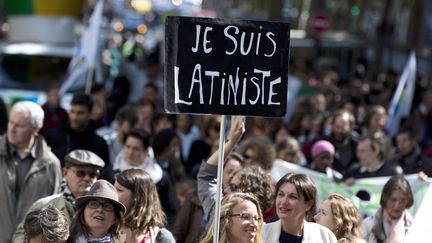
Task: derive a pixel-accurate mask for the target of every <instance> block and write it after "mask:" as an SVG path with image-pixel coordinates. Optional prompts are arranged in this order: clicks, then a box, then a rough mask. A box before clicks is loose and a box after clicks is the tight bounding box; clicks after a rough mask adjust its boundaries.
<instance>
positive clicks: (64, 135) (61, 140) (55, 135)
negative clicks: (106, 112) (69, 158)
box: [44, 124, 109, 167]
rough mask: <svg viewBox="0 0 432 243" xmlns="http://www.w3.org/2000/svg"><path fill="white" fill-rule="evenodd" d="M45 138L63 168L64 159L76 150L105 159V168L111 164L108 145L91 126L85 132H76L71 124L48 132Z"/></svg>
mask: <svg viewBox="0 0 432 243" xmlns="http://www.w3.org/2000/svg"><path fill="white" fill-rule="evenodd" d="M44 137H45V140H46V141H47V143H48V145H49V146H50V147H51V149H52V151H53V152H54V154H55V155H56V156H57V158H58V159H59V160H60V162H61V164H62V167H63V166H64V157H65V156H66V155H67V154H68V153H69V152H70V151H72V150H75V149H86V150H89V151H92V152H93V153H95V154H97V155H99V157H101V159H103V161H104V162H105V166H107V165H108V164H109V151H108V145H107V144H106V142H105V140H104V139H103V138H102V137H100V136H98V135H96V133H95V130H94V129H93V128H92V125H91V124H89V125H88V126H87V128H86V129H84V130H83V131H75V130H73V129H72V128H71V127H70V126H69V124H66V125H64V126H61V127H59V128H53V129H50V130H48V131H47V132H46V133H45V135H44Z"/></svg>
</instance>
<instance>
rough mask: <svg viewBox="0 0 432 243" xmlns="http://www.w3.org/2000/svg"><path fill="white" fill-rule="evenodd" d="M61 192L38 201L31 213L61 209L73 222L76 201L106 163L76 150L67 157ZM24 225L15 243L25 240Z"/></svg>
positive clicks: (17, 234)
mask: <svg viewBox="0 0 432 243" xmlns="http://www.w3.org/2000/svg"><path fill="white" fill-rule="evenodd" d="M64 160H65V167H64V168H63V181H62V184H61V192H60V193H58V194H55V195H52V196H48V197H45V198H42V199H40V200H38V201H36V202H35V203H34V204H33V205H32V207H31V208H30V210H29V211H31V210H37V209H40V208H43V207H46V206H48V205H53V206H55V207H56V208H58V209H60V210H61V211H62V212H63V213H64V214H65V215H66V217H67V218H68V219H69V220H71V219H72V217H73V215H74V213H75V200H76V198H77V197H81V196H84V195H86V193H87V192H89V191H90V188H91V187H92V185H93V184H94V183H95V182H96V180H97V177H98V176H99V173H100V169H102V168H103V167H104V166H105V163H104V161H103V160H102V159H101V158H100V157H99V156H97V155H96V154H95V153H93V152H91V151H88V150H81V149H78V150H74V151H72V152H70V153H69V154H68V155H66V157H65V159H64ZM22 226H23V225H22V223H21V224H20V225H19V226H18V228H17V230H16V232H15V234H14V237H13V242H17V243H21V242H23V239H24V230H23V227H22Z"/></svg>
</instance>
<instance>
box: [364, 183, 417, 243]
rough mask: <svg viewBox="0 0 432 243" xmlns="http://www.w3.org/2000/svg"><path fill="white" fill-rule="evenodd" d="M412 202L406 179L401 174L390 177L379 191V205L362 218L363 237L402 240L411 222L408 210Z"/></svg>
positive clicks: (388, 240)
mask: <svg viewBox="0 0 432 243" xmlns="http://www.w3.org/2000/svg"><path fill="white" fill-rule="evenodd" d="M413 203H414V198H413V193H412V191H411V187H410V185H409V183H408V181H407V180H406V179H405V178H404V177H403V176H402V175H398V176H393V177H392V178H390V180H389V181H387V183H386V184H385V185H384V188H383V190H382V193H381V200H380V205H381V207H380V208H379V209H378V210H377V212H376V214H375V215H373V216H370V217H367V218H366V219H365V220H363V223H362V233H363V238H364V239H365V240H366V241H367V242H404V239H405V238H406V236H407V234H408V233H409V230H410V226H411V225H412V222H413V217H412V216H411V214H410V213H409V212H408V209H409V208H410V207H411V206H412V205H413Z"/></svg>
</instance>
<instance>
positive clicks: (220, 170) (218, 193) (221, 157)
mask: <svg viewBox="0 0 432 243" xmlns="http://www.w3.org/2000/svg"><path fill="white" fill-rule="evenodd" d="M225 123H226V117H225V115H222V116H221V126H220V130H219V158H218V171H217V184H216V203H215V214H214V218H213V220H214V222H215V224H214V231H213V232H214V235H213V243H218V242H219V224H220V207H221V201H222V175H223V161H224V152H225V130H226V129H225V127H226V124H225Z"/></svg>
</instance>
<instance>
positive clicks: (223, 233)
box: [200, 192, 263, 243]
mask: <svg viewBox="0 0 432 243" xmlns="http://www.w3.org/2000/svg"><path fill="white" fill-rule="evenodd" d="M262 226H263V219H262V213H261V209H260V208H259V204H258V200H257V199H256V198H255V197H254V196H253V195H251V194H248V193H242V192H235V193H231V194H229V195H226V196H225V197H224V198H223V200H222V204H221V212H220V229H219V242H220V243H225V242H230V243H262V239H261V230H262ZM213 231H214V221H213V223H212V224H211V225H210V226H209V230H208V231H207V233H206V234H205V235H204V237H203V239H202V240H201V242H200V243H211V242H213V235H214V232H213Z"/></svg>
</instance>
